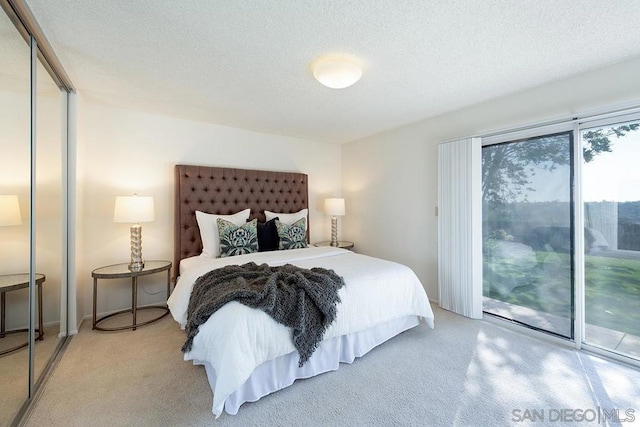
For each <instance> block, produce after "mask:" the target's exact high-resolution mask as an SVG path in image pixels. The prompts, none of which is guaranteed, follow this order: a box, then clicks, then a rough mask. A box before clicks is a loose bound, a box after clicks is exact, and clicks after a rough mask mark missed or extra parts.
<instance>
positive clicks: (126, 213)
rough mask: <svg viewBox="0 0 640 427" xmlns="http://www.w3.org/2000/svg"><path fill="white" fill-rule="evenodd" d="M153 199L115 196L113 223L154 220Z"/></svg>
mask: <svg viewBox="0 0 640 427" xmlns="http://www.w3.org/2000/svg"><path fill="white" fill-rule="evenodd" d="M155 216H156V214H155V210H154V208H153V197H140V196H117V197H116V207H115V209H114V211H113V222H128V223H138V222H151V221H153V220H154V219H155Z"/></svg>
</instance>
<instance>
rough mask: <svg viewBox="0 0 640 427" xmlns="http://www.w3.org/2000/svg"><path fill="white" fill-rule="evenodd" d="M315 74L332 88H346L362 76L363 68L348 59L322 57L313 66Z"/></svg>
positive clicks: (317, 78)
mask: <svg viewBox="0 0 640 427" xmlns="http://www.w3.org/2000/svg"><path fill="white" fill-rule="evenodd" d="M312 68H313V76H314V77H315V78H316V80H318V81H319V82H320V83H322V84H323V85H325V86H327V87H329V88H331V89H344V88H346V87H349V86H351V85H353V84H355V83H356V82H357V81H358V80H360V77H362V68H360V66H359V65H358V64H356V63H355V62H353V61H349V60H346V59H340V58H335V59H331V58H328V59H320V60H317V61H316V62H315V63H314V64H313V66H312Z"/></svg>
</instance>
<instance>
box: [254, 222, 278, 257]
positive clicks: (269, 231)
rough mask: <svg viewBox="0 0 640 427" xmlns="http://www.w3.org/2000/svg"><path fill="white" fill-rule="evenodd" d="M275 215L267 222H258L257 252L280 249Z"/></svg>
mask: <svg viewBox="0 0 640 427" xmlns="http://www.w3.org/2000/svg"><path fill="white" fill-rule="evenodd" d="M277 219H278V217H275V218H273V219H271V220H269V221H267V222H259V223H258V252H268V251H277V250H278V249H280V237H279V236H278V229H277V228H276V220H277Z"/></svg>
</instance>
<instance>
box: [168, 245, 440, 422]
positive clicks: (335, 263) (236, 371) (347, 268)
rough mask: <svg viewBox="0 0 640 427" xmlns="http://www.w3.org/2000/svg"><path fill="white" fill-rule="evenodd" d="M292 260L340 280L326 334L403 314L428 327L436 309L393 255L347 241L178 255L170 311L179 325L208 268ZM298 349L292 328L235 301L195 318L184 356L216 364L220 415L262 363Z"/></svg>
mask: <svg viewBox="0 0 640 427" xmlns="http://www.w3.org/2000/svg"><path fill="white" fill-rule="evenodd" d="M251 261H253V262H255V263H257V264H262V263H267V264H269V265H282V264H287V263H289V264H293V265H296V266H298V267H302V268H312V267H323V268H329V269H333V270H334V271H335V272H336V273H337V274H339V275H340V276H342V277H343V278H344V280H345V286H344V287H342V289H340V292H339V295H340V299H341V303H340V304H339V305H338V315H337V317H336V320H335V322H334V323H333V324H331V326H330V327H329V328H328V329H327V331H326V332H325V336H324V338H325V339H328V338H333V337H336V336H340V335H346V334H349V333H352V332H358V331H363V330H365V329H368V328H371V327H374V326H376V325H379V324H381V323H384V322H387V321H390V320H393V319H397V318H399V317H403V316H407V315H417V316H420V317H422V318H424V319H425V320H426V322H427V324H428V325H429V326H430V327H432V328H433V312H432V311H431V307H430V306H429V301H428V299H427V295H426V293H425V291H424V288H423V287H422V284H421V283H420V281H419V280H418V278H417V277H416V275H415V273H414V272H413V271H412V270H411V269H409V268H408V267H406V266H404V265H401V264H397V263H394V262H391V261H385V260H381V259H378V258H372V257H368V256H365V255H359V254H356V253H353V252H351V251H347V250H344V249H338V248H332V247H318V248H316V247H312V248H307V249H294V250H287V251H274V252H260V253H257V254H250V255H240V256H235V257H229V258H209V257H203V256H199V257H192V258H188V259H185V260H182V262H181V263H180V278H179V280H178V283H177V284H176V287H175V290H174V291H173V293H172V294H171V297H170V298H169V301H168V304H169V308H170V310H171V314H172V316H173V318H174V319H175V320H176V321H177V322H179V323H180V325H181V326H182V327H183V328H184V326H185V324H186V322H187V308H188V304H189V297H190V295H191V289H192V288H193V284H194V282H195V281H196V279H197V278H198V277H200V276H202V275H203V274H205V273H207V272H208V271H210V270H212V269H214V268H219V267H223V266H225V265H231V264H244V263H247V262H251ZM293 351H295V348H294V346H293V344H292V342H291V332H290V330H289V328H287V327H285V326H283V325H281V324H279V323H277V322H276V321H274V320H273V319H272V318H271V317H270V316H269V315H267V314H265V313H264V312H263V311H260V310H256V309H253V308H250V307H247V306H244V305H242V304H240V303H237V302H232V303H229V304H226V305H225V306H224V307H222V308H221V309H220V310H218V311H217V312H216V313H214V314H213V315H212V316H211V317H210V318H209V320H208V321H207V322H206V323H205V324H203V325H201V326H200V329H199V332H198V334H197V335H196V336H195V338H194V340H193V348H192V350H191V351H190V352H188V353H186V354H185V355H184V359H185V360H193V361H194V363H198V364H207V365H209V366H211V367H213V368H214V369H215V372H216V382H215V385H213V384H212V385H211V386H212V388H213V413H214V414H216V415H219V414H221V413H222V410H223V408H224V402H225V400H226V398H227V397H228V396H229V395H230V394H231V393H233V392H234V391H235V390H236V389H238V388H239V387H240V386H241V385H242V384H243V383H244V382H245V381H246V380H247V378H249V376H250V375H251V373H252V372H253V370H254V369H255V368H256V367H257V366H259V365H260V364H261V363H263V362H265V361H267V360H272V359H274V358H276V357H279V356H282V355H285V354H288V353H291V352H293Z"/></svg>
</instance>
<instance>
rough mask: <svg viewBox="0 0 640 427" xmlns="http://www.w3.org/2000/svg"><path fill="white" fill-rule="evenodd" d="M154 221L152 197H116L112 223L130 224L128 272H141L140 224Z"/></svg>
mask: <svg viewBox="0 0 640 427" xmlns="http://www.w3.org/2000/svg"><path fill="white" fill-rule="evenodd" d="M154 219H155V210H154V208H153V197H139V196H137V195H133V196H117V197H116V207H115V209H114V211H113V222H126V223H130V224H131V223H132V224H133V225H132V226H131V263H130V264H129V270H131V271H141V270H142V269H143V268H144V261H142V226H141V225H140V223H141V222H151V221H153V220H154Z"/></svg>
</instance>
